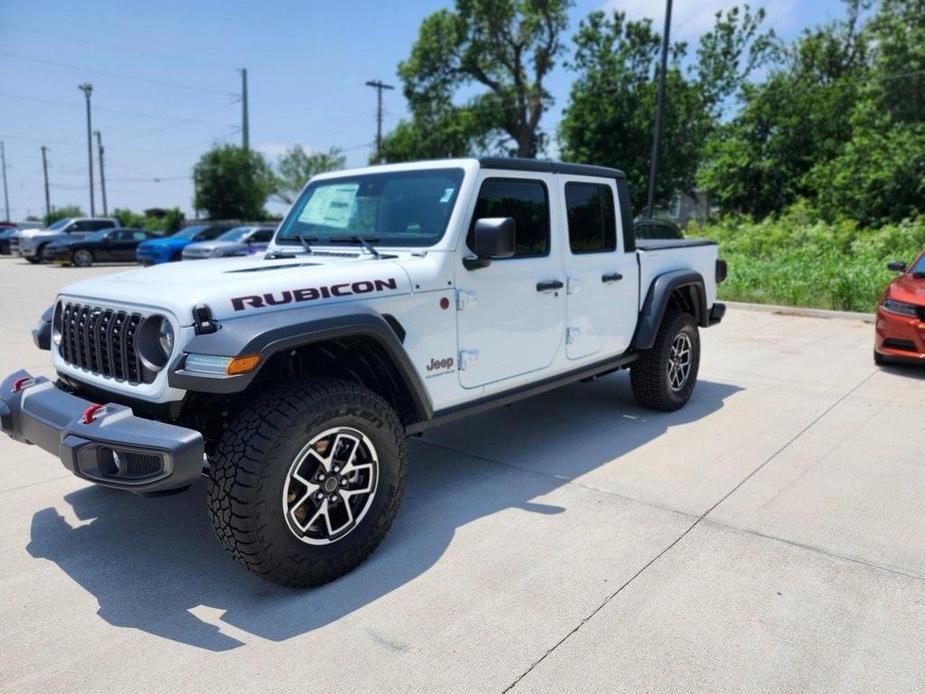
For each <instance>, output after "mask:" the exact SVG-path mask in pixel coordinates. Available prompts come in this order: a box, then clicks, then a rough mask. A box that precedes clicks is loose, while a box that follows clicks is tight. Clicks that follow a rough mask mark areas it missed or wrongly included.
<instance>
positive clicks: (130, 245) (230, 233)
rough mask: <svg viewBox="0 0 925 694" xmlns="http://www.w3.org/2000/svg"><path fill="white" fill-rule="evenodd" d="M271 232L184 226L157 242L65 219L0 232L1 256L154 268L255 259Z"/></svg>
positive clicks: (104, 224)
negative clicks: (177, 263)
mask: <svg viewBox="0 0 925 694" xmlns="http://www.w3.org/2000/svg"><path fill="white" fill-rule="evenodd" d="M274 229H275V227H273V226H261V225H256V224H249V225H239V224H236V223H233V222H219V223H209V224H197V225H194V226H188V227H186V228H184V229H181V230H180V231H178V232H177V233H175V234H173V235H172V236H162V235H160V234H158V233H157V232H150V231H146V230H144V229H131V228H123V227H121V226H120V225H119V221H118V220H116V219H110V218H68V219H61V220H58V221H57V222H55V223H54V224H51V225H49V226H48V227H45V228H20V227H16V226H10V227H8V228H4V229H2V230H0V255H18V256H20V257H22V258H25V259H26V260H28V261H29V262H30V263H42V262H55V263H61V264H65V265H76V266H78V267H89V266H90V265H92V264H93V263H96V262H132V261H137V262H139V263H141V264H142V265H155V264H157V263H167V262H172V261H177V260H196V259H204V258H225V257H232V256H246V255H254V254H257V253H260V252H262V251H265V250H266V249H267V246H268V245H269V242H270V239H271V238H272V237H273V231H274Z"/></svg>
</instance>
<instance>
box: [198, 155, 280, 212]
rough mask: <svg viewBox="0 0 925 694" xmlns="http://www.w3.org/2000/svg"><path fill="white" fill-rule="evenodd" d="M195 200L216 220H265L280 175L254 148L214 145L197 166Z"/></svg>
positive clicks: (199, 207) (201, 208) (200, 207)
mask: <svg viewBox="0 0 925 694" xmlns="http://www.w3.org/2000/svg"><path fill="white" fill-rule="evenodd" d="M193 182H194V185H195V190H196V194H195V202H194V205H195V206H196V208H197V209H200V210H205V211H206V212H207V213H208V215H209V217H210V218H212V219H261V218H262V217H263V216H264V215H265V214H266V211H265V210H264V208H263V206H264V204H265V203H266V201H267V198H269V197H270V195H271V194H272V193H273V191H274V190H275V186H276V178H275V176H274V174H273V170H272V169H271V168H270V165H269V164H268V163H267V160H266V158H265V157H264V156H263V155H262V154H260V152H255V151H254V150H250V149H244V148H242V147H235V146H233V145H214V146H213V147H212V149H210V150H209V151H208V152H206V153H205V154H203V155H202V156H201V157H200V158H199V161H198V162H197V163H196V165H195V166H194V167H193Z"/></svg>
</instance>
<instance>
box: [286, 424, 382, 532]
mask: <svg viewBox="0 0 925 694" xmlns="http://www.w3.org/2000/svg"><path fill="white" fill-rule="evenodd" d="M378 480H379V458H378V454H377V453H376V449H375V447H374V446H373V444H372V442H371V441H370V440H369V438H368V437H367V436H366V435H365V434H363V433H362V432H360V431H357V430H356V429H352V428H350V427H336V428H333V429H328V430H326V431H323V432H322V433H320V434H318V435H317V436H315V437H313V438H312V439H311V441H309V442H308V443H307V444H306V445H305V447H304V448H302V450H301V451H300V452H299V454H298V455H297V456H296V457H295V460H294V461H293V463H292V465H291V467H290V468H289V474H288V475H287V477H286V483H285V485H284V487H283V514H284V515H285V518H286V524H287V525H288V526H289V529H290V530H291V531H292V533H293V534H294V535H295V536H296V537H297V538H299V540H301V541H302V542H305V543H307V544H310V545H327V544H331V543H332V542H337V541H338V540H340V539H342V538H343V537H344V536H345V535H347V534H348V533H349V532H350V531H352V530H353V529H354V528H356V527H357V525H359V523H360V522H361V521H362V520H363V517H364V516H365V515H366V513H367V511H369V507H370V505H371V504H372V501H373V497H375V495H376V486H377V484H378Z"/></svg>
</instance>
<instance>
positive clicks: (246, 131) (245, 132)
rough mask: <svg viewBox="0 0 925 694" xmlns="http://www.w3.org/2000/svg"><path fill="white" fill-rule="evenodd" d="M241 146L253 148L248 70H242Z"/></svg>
mask: <svg viewBox="0 0 925 694" xmlns="http://www.w3.org/2000/svg"><path fill="white" fill-rule="evenodd" d="M241 146H242V147H244V149H249V148H250V146H251V133H250V123H249V122H248V120H247V68H241Z"/></svg>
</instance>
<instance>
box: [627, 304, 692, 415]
mask: <svg viewBox="0 0 925 694" xmlns="http://www.w3.org/2000/svg"><path fill="white" fill-rule="evenodd" d="M682 333H684V334H686V335H687V337H688V338H689V340H690V345H691V352H692V354H691V364H690V370H689V372H688V376H687V380H686V382H685V383H684V384H683V386H682V387H681V388H680V389H679V390H674V389H672V387H671V385H670V384H669V381H668V370H669V357H670V354H671V347H672V344H673V343H674V341H675V338H676V337H678V335H680V334H682ZM699 369H700V332H699V331H698V329H697V321H696V320H695V319H694V317H693V316H692V315H691V314H690V313H687V312H682V311H679V310H677V309H675V308H668V309H667V310H666V311H665V315H664V317H663V318H662V324H661V326H660V327H659V329H658V334H657V335H656V336H655V343H654V344H653V345H652V348H651V349H648V350H646V351H644V352H643V353H642V354H640V356H639V358H638V359H637V360H636V361H635V362H633V365H632V366H631V367H630V383H631V385H632V387H633V395H634V396H635V397H636V401H637V402H638V403H639V404H640V405H642V406H643V407H648V408H649V409H652V410H661V411H663V412H673V411H674V410H677V409H680V408H681V407H683V406H684V405H685V404H686V403H687V401H688V400H689V399H690V397H691V393H693V392H694V386H695V385H696V384H697V372H698V370H699Z"/></svg>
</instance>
